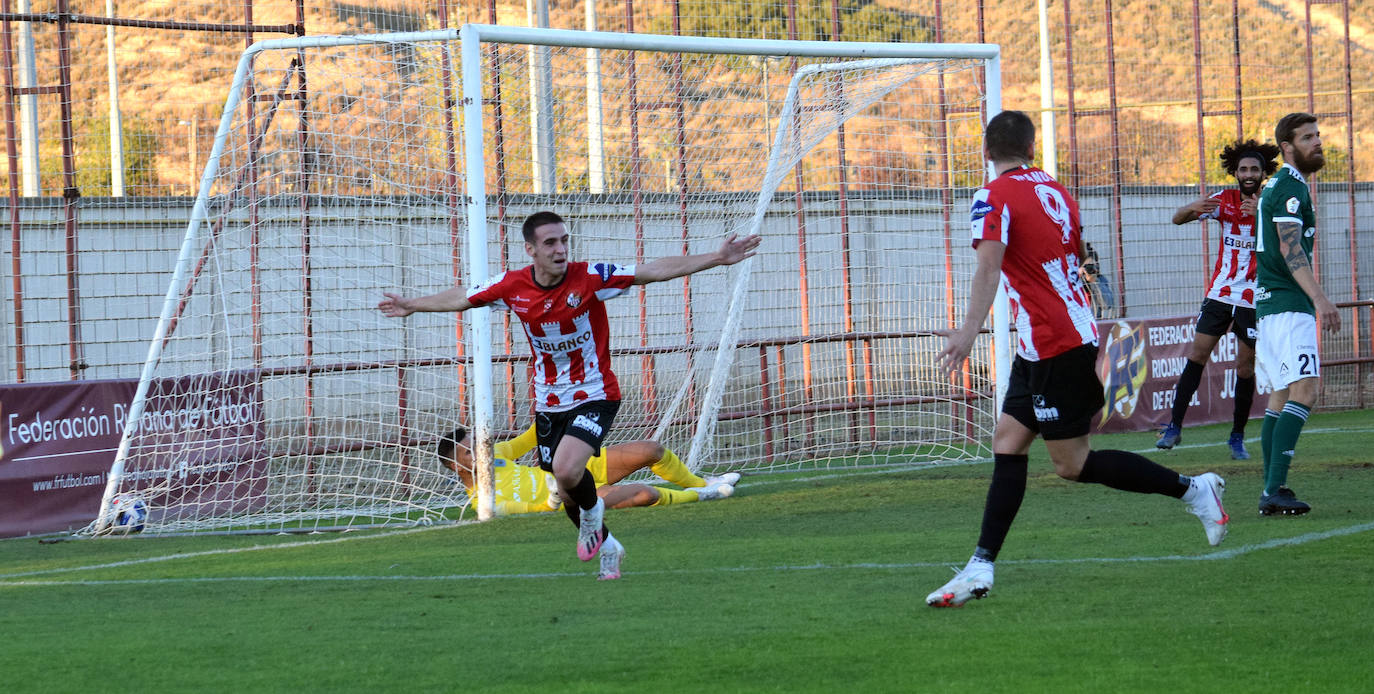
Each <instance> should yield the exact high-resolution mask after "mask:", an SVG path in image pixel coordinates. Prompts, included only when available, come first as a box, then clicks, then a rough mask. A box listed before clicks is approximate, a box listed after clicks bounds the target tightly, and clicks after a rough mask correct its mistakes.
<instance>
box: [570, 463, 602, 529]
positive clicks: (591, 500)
mask: <svg viewBox="0 0 1374 694" xmlns="http://www.w3.org/2000/svg"><path fill="white" fill-rule="evenodd" d="M568 494H569V496H571V497H572V503H570V504H563V512H564V513H566V514H568V518H571V519H572V522H573V525H580V524H581V521H582V509H584V508H591V507H593V506H595V505H596V501H597V496H596V480H595V479H593V478H592V473H591V471H590V470H583V471H582V478H581V479H579V480H578V481H577V485H576V486H574V487H573V488H572V489H569V490H568ZM603 527H604V526H603Z"/></svg>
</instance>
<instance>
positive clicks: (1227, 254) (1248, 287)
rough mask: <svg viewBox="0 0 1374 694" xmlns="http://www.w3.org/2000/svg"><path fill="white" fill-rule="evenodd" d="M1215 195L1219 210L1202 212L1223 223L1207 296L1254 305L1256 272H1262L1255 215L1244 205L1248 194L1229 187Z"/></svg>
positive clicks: (1245, 305)
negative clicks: (1256, 256) (1247, 211)
mask: <svg viewBox="0 0 1374 694" xmlns="http://www.w3.org/2000/svg"><path fill="white" fill-rule="evenodd" d="M1212 197H1213V198H1215V199H1216V200H1217V202H1219V203H1220V206H1219V207H1217V209H1216V211H1215V212H1211V213H1209V214H1204V215H1201V219H1215V220H1217V221H1218V222H1220V223H1221V239H1220V241H1219V243H1218V245H1217V262H1216V265H1214V266H1213V268H1212V280H1211V282H1210V283H1209V284H1208V285H1207V298H1208V299H1216V300H1217V301H1221V302H1224V303H1228V304H1231V305H1233V306H1240V307H1242V308H1254V307H1255V275H1256V274H1257V273H1258V272H1259V263H1258V261H1257V260H1256V258H1255V218H1254V216H1253V215H1248V214H1245V213H1244V212H1242V211H1241V209H1240V204H1241V203H1242V202H1244V201H1245V197H1244V196H1242V195H1241V194H1240V190H1238V189H1236V188H1228V189H1226V190H1223V191H1221V192H1219V193H1216V194H1215V195H1213V196H1212Z"/></svg>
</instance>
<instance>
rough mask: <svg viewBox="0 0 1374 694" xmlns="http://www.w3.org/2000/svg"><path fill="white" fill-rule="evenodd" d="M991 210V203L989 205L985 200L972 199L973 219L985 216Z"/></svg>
mask: <svg viewBox="0 0 1374 694" xmlns="http://www.w3.org/2000/svg"><path fill="white" fill-rule="evenodd" d="M991 211H992V205H991V204H990V203H988V202H987V201H986V200H974V201H973V211H972V214H973V221H975V222H976V221H978V220H980V219H982V218H984V217H986V216H987V215H988V213H989V212H991Z"/></svg>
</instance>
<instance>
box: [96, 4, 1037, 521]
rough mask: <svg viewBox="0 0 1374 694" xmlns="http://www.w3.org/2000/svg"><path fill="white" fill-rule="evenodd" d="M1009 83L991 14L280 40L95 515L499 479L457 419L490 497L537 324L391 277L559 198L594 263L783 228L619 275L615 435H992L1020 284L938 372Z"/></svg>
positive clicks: (235, 517) (481, 254)
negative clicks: (424, 309)
mask: <svg viewBox="0 0 1374 694" xmlns="http://www.w3.org/2000/svg"><path fill="white" fill-rule="evenodd" d="M455 48H457V50H454V49H455ZM455 57H456V59H455ZM455 63H456V64H457V67H458V74H457V75H455V70H454V64H455ZM594 85H596V86H594ZM1000 101H1001V93H1000V62H999V53H998V49H997V47H996V46H991V45H981V44H980V45H967V44H896V43H848V42H839V41H836V42H805V41H768V40H747V39H718V38H704V37H678V36H657V35H638V34H618V33H609V32H581V31H564V30H550V29H530V28H516V27H501V26H487V25H465V26H464V27H462V29H461V30H458V31H448V30H445V31H433V32H413V33H395V34H375V35H356V36H320V37H305V38H296V39H284V40H278V41H268V42H263V43H260V44H256V45H254V46H252V47H250V48H249V49H248V50H247V51H245V53H244V55H243V58H242V59H241V60H240V63H239V66H238V69H237V71H236V73H235V77H234V81H233V84H232V85H231V88H230V92H229V95H228V97H227V99H226V105H225V111H224V114H223V116H222V118H221V121H220V126H219V130H218V132H217V134H216V138H215V143H214V148H213V150H212V153H211V155H210V158H209V160H208V162H207V166H206V169H205V172H204V175H203V177H202V179H201V184H200V189H199V193H198V195H197V198H196V202H195V205H194V208H193V213H192V218H191V220H190V221H189V223H188V225H187V231H186V236H185V241H184V244H183V246H182V248H181V252H180V254H179V256H178V258H177V259H176V265H175V269H174V271H173V273H172V278H171V281H170V282H169V285H168V291H167V295H166V297H165V299H164V303H163V306H162V312H161V316H160V318H159V320H158V323H157V328H156V330H155V333H154V335H153V337H152V339H151V341H150V344H149V350H148V357H147V361H146V363H145V365H144V368H143V373H142V375H141V378H140V383H139V386H138V390H137V395H136V397H135V399H134V401H133V403H132V404H131V406H130V412H129V416H128V420H127V421H128V425H127V427H126V430H125V432H124V437H123V439H122V441H121V443H120V447H119V450H118V453H117V456H116V461H115V463H114V466H113V468H112V469H111V474H110V478H109V482H108V484H107V488H106V492H105V497H104V499H103V501H102V504H101V510H100V514H99V516H98V517H97V519H96V520H95V521H94V522H93V523H92V526H91V528H89V530H90V531H91V532H96V533H103V532H109V531H112V530H113V531H118V530H121V529H122V528H121V527H120V522H119V517H118V516H119V513H118V511H119V508H120V505H121V504H122V503H128V500H129V499H133V498H136V499H137V500H138V501H139V502H141V503H142V504H144V505H145V506H146V508H147V519H146V522H145V523H146V525H145V527H146V528H147V530H146V531H145V532H207V531H212V532H245V531H248V532H251V531H261V530H293V531H294V530H314V529H322V528H329V529H337V528H349V527H363V526H374V525H391V524H413V523H429V522H435V521H438V520H445V519H452V518H453V517H454V515H453V511H452V509H455V508H463V507H465V506H466V505H467V503H468V501H469V498H468V492H469V490H467V489H464V488H463V487H462V486H461V485H459V484H457V482H456V480H455V479H453V477H452V476H451V474H450V473H448V472H447V471H446V470H442V469H441V468H440V467H439V466H438V465H437V463H436V462H435V460H434V453H433V451H434V445H435V443H436V442H437V441H438V440H439V439H440V438H441V437H443V436H444V435H445V434H447V433H448V432H449V431H451V430H453V429H454V428H455V427H457V426H465V427H468V428H470V430H471V432H472V435H471V438H469V439H468V440H469V441H470V442H473V443H474V446H473V452H474V454H475V456H476V457H477V458H478V464H477V466H476V468H477V469H476V475H475V477H476V484H475V486H476V488H477V490H478V493H477V494H476V495H475V496H476V497H477V504H476V507H477V516H478V517H479V518H483V519H484V518H487V517H490V515H491V513H492V503H491V496H490V494H491V489H492V473H493V462H492V460H491V444H492V442H493V441H495V440H498V439H500V438H504V437H507V436H511V435H514V434H515V433H518V432H519V431H520V430H522V429H523V428H524V427H526V426H528V425H529V422H530V413H531V411H532V403H531V393H530V392H529V386H528V380H527V378H526V375H525V371H526V364H527V360H528V355H527V353H526V350H525V348H524V347H521V346H520V345H521V344H522V343H523V342H524V341H525V340H524V338H523V333H522V332H521V331H520V328H519V326H518V324H515V323H514V321H513V320H511V319H510V317H509V316H507V315H493V313H492V312H491V311H489V310H487V309H485V308H480V309H473V310H471V311H469V312H467V313H466V314H465V315H466V318H465V319H464V320H463V321H462V322H459V321H458V320H457V319H456V318H455V317H454V316H452V315H451V314H416V315H413V316H410V317H408V318H406V319H403V320H392V319H386V318H384V317H382V316H380V314H379V313H378V312H377V311H376V308H375V304H376V301H377V300H379V299H380V298H381V296H382V292H384V291H390V292H395V293H400V294H406V295H412V296H413V295H419V294H427V293H432V292H434V291H439V290H442V289H444V288H447V287H450V286H454V285H462V286H468V287H471V286H476V285H478V284H480V283H482V282H483V281H485V280H486V279H488V278H489V277H493V276H495V275H496V274H497V273H499V272H502V271H505V270H507V269H514V268H518V267H521V266H523V265H525V264H527V263H526V259H525V257H524V253H523V249H522V247H521V241H520V239H519V238H518V237H517V236H515V235H514V234H513V233H511V232H512V230H513V229H517V228H518V227H519V223H520V221H521V220H522V219H523V217H524V216H526V215H528V214H530V213H532V212H534V211H538V210H543V209H551V210H554V211H557V212H559V213H560V214H562V215H564V216H565V217H566V218H568V220H569V227H570V231H571V233H572V236H573V258H572V259H574V260H608V261H614V262H619V263H626V264H629V263H636V262H644V261H646V260H650V259H652V258H655V257H659V256H665V255H678V254H682V253H684V252H702V251H705V250H711V249H712V248H714V247H715V246H716V245H718V244H719V243H720V240H721V239H722V238H724V237H725V236H727V235H729V234H734V233H737V234H748V233H760V234H762V235H763V237H764V243H763V246H762V247H761V250H760V253H759V254H758V256H756V257H755V258H753V259H750V260H749V261H747V262H745V263H741V264H740V265H738V266H734V267H731V268H727V269H717V270H713V271H708V272H706V273H701V274H700V275H698V276H693V277H691V278H688V279H686V280H679V281H677V282H671V283H663V284H659V285H652V286H651V287H646V288H644V289H643V290H638V289H637V290H635V293H633V294H631V295H627V296H626V297H625V298H620V299H616V300H614V301H612V302H609V303H608V304H607V310H608V312H609V313H610V320H611V323H612V333H613V334H614V335H616V338H615V341H614V342H613V351H614V353H615V355H616V356H615V362H616V364H615V369H616V372H617V374H618V375H619V376H620V379H621V383H622V390H623V391H624V394H625V397H624V404H623V406H622V409H621V412H620V414H619V415H618V417H617V421H616V424H615V426H614V428H613V430H612V432H611V438H610V439H608V443H617V442H623V441H628V440H634V439H644V438H650V439H654V440H658V441H660V442H662V443H664V444H665V445H667V446H669V447H670V448H673V449H674V450H677V451H678V452H679V454H680V455H681V456H682V457H683V459H684V460H687V461H689V465H690V467H692V468H693V469H694V470H720V469H726V468H729V469H739V470H745V471H754V472H765V471H769V470H786V469H807V468H858V467H866V466H872V465H892V464H904V465H911V464H921V463H928V462H935V461H942V460H955V459H976V458H981V457H985V456H986V455H987V454H988V448H987V445H988V444H987V441H988V440H989V438H990V436H989V432H990V431H991V427H992V422H993V420H994V419H995V413H996V411H997V400H998V398H999V396H1000V393H1001V390H1002V387H1003V386H1002V384H1003V383H1004V382H1005V378H1006V376H1007V370H1008V368H1009V366H1008V365H1009V354H1010V351H1009V343H1008V325H1007V307H1006V302H1005V297H1002V296H1000V294H999V298H998V302H997V304H996V305H995V307H994V312H993V321H992V330H991V331H990V335H989V337H988V338H987V339H986V340H980V343H979V345H978V346H977V347H976V349H975V352H974V354H973V355H972V356H971V360H970V366H969V367H968V368H967V369H966V370H965V372H964V373H963V374H962V375H961V376H956V377H955V378H954V379H950V378H948V377H945V376H943V374H939V373H937V369H936V366H935V365H934V363H933V356H934V354H936V353H938V351H939V349H940V347H941V346H942V345H941V342H942V341H941V340H939V338H938V337H936V336H934V334H933V331H934V330H936V329H940V328H947V327H952V326H953V324H954V321H956V320H958V319H960V318H962V311H963V302H964V301H965V297H966V296H967V285H968V281H969V278H970V277H971V275H972V267H973V262H974V259H973V254H972V253H971V252H970V251H969V250H968V236H967V221H966V220H967V216H966V215H967V210H968V200H969V198H970V197H971V194H972V190H973V189H974V188H976V187H977V186H978V185H980V184H981V183H982V180H983V177H984V170H985V167H984V166H983V163H982V160H981V125H982V123H984V122H986V119H988V118H991V117H992V116H993V115H995V114H996V113H997V112H998V111H999V110H1000ZM956 304H957V305H956Z"/></svg>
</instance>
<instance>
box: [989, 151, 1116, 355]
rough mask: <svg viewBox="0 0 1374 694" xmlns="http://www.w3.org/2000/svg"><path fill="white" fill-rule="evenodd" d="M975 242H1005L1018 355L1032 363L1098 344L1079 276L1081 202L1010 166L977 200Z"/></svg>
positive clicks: (1046, 179) (1036, 172) (1005, 279)
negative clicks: (1009, 169) (1079, 207)
mask: <svg viewBox="0 0 1374 694" xmlns="http://www.w3.org/2000/svg"><path fill="white" fill-rule="evenodd" d="M972 216H973V245H974V247H975V248H976V247H977V246H978V243H979V242H980V241H984V240H987V241H1001V242H1002V243H1004V244H1006V246H1007V251H1006V254H1005V255H1004V256H1003V257H1002V286H1003V287H1005V288H1006V290H1007V297H1008V298H1009V299H1010V300H1011V316H1012V324H1013V325H1014V326H1016V334H1017V345H1016V352H1017V354H1020V355H1021V357H1022V358H1024V359H1027V360H1030V361H1040V360H1042V359H1049V358H1050V357H1053V356H1057V355H1060V354H1063V353H1064V352H1067V351H1069V350H1071V349H1074V348H1075V347H1078V346H1080V345H1086V344H1097V321H1096V319H1094V317H1093V310H1092V301H1091V299H1089V297H1088V292H1087V290H1086V289H1084V287H1083V279H1082V278H1081V277H1079V274H1078V266H1079V258H1078V249H1079V248H1080V247H1081V246H1080V239H1081V237H1082V234H1083V227H1082V224H1081V222H1080V221H1079V217H1078V203H1077V202H1076V201H1074V199H1073V198H1072V197H1071V196H1070V195H1069V192H1068V191H1067V190H1065V189H1064V186H1061V185H1059V182H1058V181H1056V180H1054V178H1053V177H1052V176H1050V175H1049V174H1047V173H1045V172H1044V171H1041V170H1040V169H1037V168H1035V167H1031V166H1026V167H1022V168H1019V169H1012V170H1011V171H1008V172H1006V173H1004V174H1002V175H1001V176H998V177H997V178H996V179H995V180H993V181H991V182H989V183H988V184H987V185H986V186H984V187H983V188H981V189H979V190H978V192H977V193H976V194H974V196H973V210H972Z"/></svg>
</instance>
